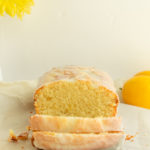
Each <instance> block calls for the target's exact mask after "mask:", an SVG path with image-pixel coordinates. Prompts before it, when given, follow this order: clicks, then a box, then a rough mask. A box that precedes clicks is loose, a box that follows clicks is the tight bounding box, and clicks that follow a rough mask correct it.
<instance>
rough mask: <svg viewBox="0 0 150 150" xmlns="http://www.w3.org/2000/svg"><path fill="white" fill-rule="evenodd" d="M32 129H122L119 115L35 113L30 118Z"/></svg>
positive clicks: (68, 130) (71, 131) (84, 131)
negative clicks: (74, 115) (91, 115)
mask: <svg viewBox="0 0 150 150" xmlns="http://www.w3.org/2000/svg"><path fill="white" fill-rule="evenodd" d="M30 127H31V130H32V131H51V132H61V133H101V132H108V131H122V122H121V118H119V117H110V118H109V117H108V118H83V117H63V116H49V115H34V116H32V117H31V118H30Z"/></svg>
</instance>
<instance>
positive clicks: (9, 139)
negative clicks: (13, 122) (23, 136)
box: [8, 130, 18, 142]
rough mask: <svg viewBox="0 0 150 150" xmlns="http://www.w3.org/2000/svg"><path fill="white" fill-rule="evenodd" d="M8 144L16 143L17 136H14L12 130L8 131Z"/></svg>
mask: <svg viewBox="0 0 150 150" xmlns="http://www.w3.org/2000/svg"><path fill="white" fill-rule="evenodd" d="M8 141H9V142H17V141H18V139H17V136H16V135H15V134H14V131H13V130H9V138H8Z"/></svg>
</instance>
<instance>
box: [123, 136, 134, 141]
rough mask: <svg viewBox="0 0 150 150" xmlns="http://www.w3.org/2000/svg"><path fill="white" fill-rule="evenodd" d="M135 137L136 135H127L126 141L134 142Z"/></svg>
mask: <svg viewBox="0 0 150 150" xmlns="http://www.w3.org/2000/svg"><path fill="white" fill-rule="evenodd" d="M134 137H135V135H126V139H125V140H126V141H131V142H133V141H134V140H133V138H134Z"/></svg>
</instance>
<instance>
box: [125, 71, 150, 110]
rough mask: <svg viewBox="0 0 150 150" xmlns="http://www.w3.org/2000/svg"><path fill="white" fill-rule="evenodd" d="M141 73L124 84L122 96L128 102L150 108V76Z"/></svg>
mask: <svg viewBox="0 0 150 150" xmlns="http://www.w3.org/2000/svg"><path fill="white" fill-rule="evenodd" d="M140 74H141V75H140ZM140 74H139V75H138V74H137V75H136V76H134V77H132V78H131V79H129V80H128V81H127V82H126V83H125V84H124V86H123V89H122V97H123V100H124V102H125V103H127V104H130V105H135V106H139V107H143V108H148V109H150V76H148V75H142V74H143V73H140ZM144 74H145V73H144ZM146 74H147V72H146Z"/></svg>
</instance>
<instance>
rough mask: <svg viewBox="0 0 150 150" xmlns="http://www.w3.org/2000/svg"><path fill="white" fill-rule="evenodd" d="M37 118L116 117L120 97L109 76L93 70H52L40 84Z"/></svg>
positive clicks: (72, 67) (43, 77) (74, 67)
mask: <svg viewBox="0 0 150 150" xmlns="http://www.w3.org/2000/svg"><path fill="white" fill-rule="evenodd" d="M34 106H35V110H36V114H40V115H51V116H71V117H88V118H94V117H114V116H116V113H117V106H118V96H117V94H116V91H115V88H114V85H113V81H112V79H111V78H110V77H109V75H108V74H107V73H104V72H101V71H98V70H96V69H94V68H92V67H79V66H66V67H58V68H53V69H52V70H51V71H49V72H47V73H45V74H44V75H43V76H42V77H41V78H40V80H39V86H38V88H37V90H36V92H35V94H34Z"/></svg>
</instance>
